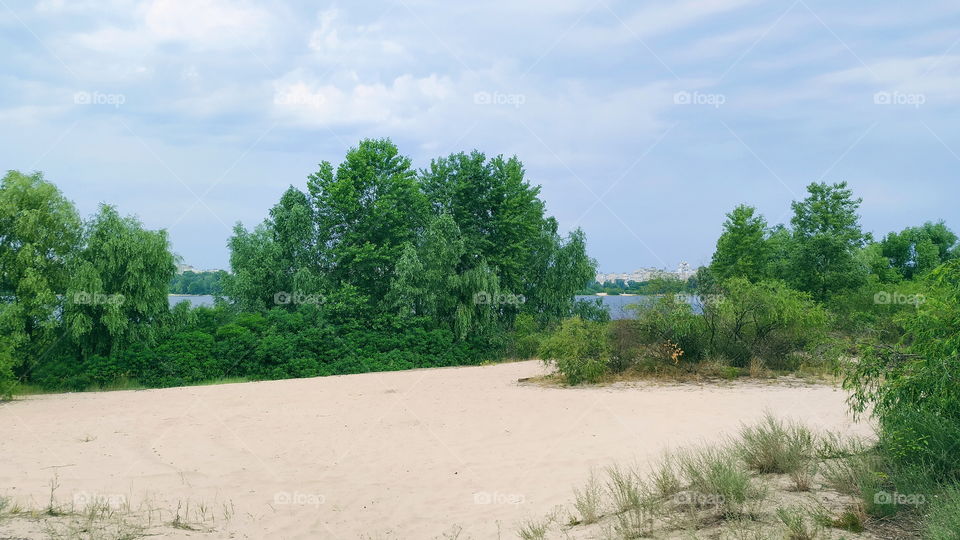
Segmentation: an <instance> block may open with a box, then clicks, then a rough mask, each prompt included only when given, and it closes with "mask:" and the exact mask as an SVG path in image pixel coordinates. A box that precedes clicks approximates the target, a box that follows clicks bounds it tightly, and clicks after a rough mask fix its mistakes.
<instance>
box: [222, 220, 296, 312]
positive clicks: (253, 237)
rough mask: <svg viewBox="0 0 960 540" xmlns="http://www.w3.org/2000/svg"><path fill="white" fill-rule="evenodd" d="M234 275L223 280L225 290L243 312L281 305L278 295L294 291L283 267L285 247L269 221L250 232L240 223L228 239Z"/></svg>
mask: <svg viewBox="0 0 960 540" xmlns="http://www.w3.org/2000/svg"><path fill="white" fill-rule="evenodd" d="M227 245H228V246H229V247H230V268H231V269H232V270H233V273H232V274H229V275H227V276H226V277H225V278H224V281H223V293H224V295H225V296H227V297H228V298H230V300H231V301H232V302H234V303H235V304H236V305H237V307H238V308H239V309H240V310H241V311H263V310H266V309H269V308H271V307H274V306H276V305H277V302H276V300H277V294H278V293H284V292H290V288H291V287H290V285H291V284H290V282H289V281H288V280H285V279H284V278H285V276H284V274H283V273H282V272H280V271H278V270H279V269H280V267H281V262H280V260H281V247H280V246H279V245H277V243H276V241H275V240H274V234H273V229H272V227H271V225H270V223H269V222H264V223H261V224H260V225H258V226H257V227H256V228H254V229H253V231H247V230H246V229H245V228H244V227H243V225H241V224H239V223H237V224H236V225H235V226H234V227H233V236H231V237H230V240H228V242H227Z"/></svg>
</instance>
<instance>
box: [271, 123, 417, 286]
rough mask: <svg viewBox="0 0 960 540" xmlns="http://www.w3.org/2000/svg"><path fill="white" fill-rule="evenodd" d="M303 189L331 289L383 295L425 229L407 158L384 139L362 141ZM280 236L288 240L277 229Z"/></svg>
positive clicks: (326, 165)
mask: <svg viewBox="0 0 960 540" xmlns="http://www.w3.org/2000/svg"><path fill="white" fill-rule="evenodd" d="M307 189H308V190H309V192H310V196H311V199H312V203H313V208H314V212H315V214H314V215H315V219H314V225H315V229H314V230H315V231H316V233H317V239H316V242H315V243H316V245H317V246H318V251H319V253H318V254H317V255H318V258H319V264H320V267H321V268H322V269H323V270H324V273H325V275H326V277H327V278H328V279H329V280H330V281H331V282H332V283H331V284H332V286H333V287H340V286H345V285H351V286H353V287H356V289H357V290H358V291H359V292H360V293H361V294H364V295H367V296H368V297H369V298H371V299H379V298H382V297H383V296H385V295H386V294H387V292H388V289H389V286H390V278H391V277H392V276H393V273H394V266H395V265H396V263H397V261H398V260H399V259H400V256H401V254H402V252H403V249H404V245H405V244H407V243H412V242H415V241H416V239H417V236H418V234H419V232H420V231H421V230H422V229H423V227H425V226H426V215H427V214H426V212H427V210H426V209H427V200H426V198H425V197H424V196H423V194H422V193H421V192H420V189H419V187H418V184H417V178H416V175H415V173H414V170H413V169H412V168H411V164H410V159H409V158H407V157H405V156H402V155H400V153H399V150H398V149H397V147H396V146H395V145H394V144H393V143H392V142H390V141H389V140H388V139H376V140H374V139H366V140H363V141H361V142H360V144H359V145H358V146H357V147H355V148H351V149H350V151H349V152H347V155H346V157H345V158H344V161H343V162H342V163H341V164H340V165H339V166H338V167H337V169H336V172H334V169H333V166H332V165H331V164H330V163H328V162H323V163H321V164H320V169H319V170H318V171H317V172H315V173H313V174H311V175H310V177H309V179H308V181H307ZM278 238H282V239H283V238H286V236H285V235H284V231H282V230H278Z"/></svg>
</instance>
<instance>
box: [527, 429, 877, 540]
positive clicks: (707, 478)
mask: <svg viewBox="0 0 960 540" xmlns="http://www.w3.org/2000/svg"><path fill="white" fill-rule="evenodd" d="M863 448H865V444H863V443H862V442H861V441H848V440H845V439H844V438H842V437H840V436H839V435H836V434H829V433H828V434H822V435H821V434H817V433H814V432H812V431H811V430H809V429H807V428H805V427H804V426H801V425H799V424H794V423H789V422H781V421H778V420H776V419H774V418H772V417H769V416H768V417H767V418H764V420H763V421H761V422H760V423H758V424H756V425H753V426H746V427H744V428H743V430H742V431H741V433H740V436H739V437H737V438H735V439H733V440H730V441H729V442H728V443H727V444H724V445H719V446H712V447H695V448H687V449H681V450H678V451H674V452H671V453H669V454H667V455H665V456H664V457H663V458H662V459H661V460H659V461H657V462H656V463H655V464H654V465H653V466H652V467H651V468H650V470H649V473H648V474H640V473H639V472H638V471H637V469H636V468H634V467H625V466H612V467H609V468H608V469H607V470H606V482H605V489H601V488H600V481H599V480H598V479H597V478H596V476H595V475H593V474H591V476H590V477H589V479H588V481H587V484H586V485H585V486H584V487H583V488H582V489H577V490H574V502H573V508H574V509H575V511H576V515H577V516H579V519H571V520H570V521H569V523H568V524H567V525H565V526H560V525H557V526H556V527H554V528H553V529H549V524H550V521H549V520H548V521H543V522H527V523H526V524H524V528H523V529H522V532H521V537H522V538H541V537H542V536H537V535H538V534H540V533H541V532H542V533H543V534H544V535H546V534H547V530H548V529H549V530H550V532H551V534H552V533H556V534H552V536H550V537H557V538H607V539H611V540H612V539H618V540H623V539H631V538H643V537H654V538H661V537H667V538H674V537H678V538H679V537H683V538H688V537H689V538H694V537H696V538H724V539H725V538H730V539H754V538H757V539H759V538H787V539H790V540H812V539H839V538H845V539H847V540H856V539H866V538H873V537H875V536H865V534H866V533H864V532H863V531H864V529H865V528H867V529H869V527H870V526H873V525H872V524H870V523H868V518H867V515H866V514H865V512H864V510H863V507H862V505H860V504H858V500H859V499H858V498H857V497H858V495H859V481H860V478H859V477H860V475H861V474H864V471H866V470H868V469H870V466H871V465H873V464H871V463H869V462H866V463H864V462H862V460H863V457H862V456H863V454H862V453H858V452H860V451H861V450H862V449H863ZM843 462H849V463H848V464H847V465H844V466H841V465H840V463H843ZM870 470H875V469H870ZM835 488H839V489H836V490H835ZM571 515H573V512H571ZM588 516H589V517H588ZM880 537H882V535H880Z"/></svg>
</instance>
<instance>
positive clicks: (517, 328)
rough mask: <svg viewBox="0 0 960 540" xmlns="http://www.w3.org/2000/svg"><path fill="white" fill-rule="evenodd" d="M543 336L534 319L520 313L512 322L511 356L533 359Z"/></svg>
mask: <svg viewBox="0 0 960 540" xmlns="http://www.w3.org/2000/svg"><path fill="white" fill-rule="evenodd" d="M542 342H543V334H542V333H541V332H540V328H539V327H538V325H537V321H536V319H534V318H533V315H531V314H529V313H521V314H519V315H517V318H516V319H515V320H514V322H513V344H512V346H511V356H512V357H513V358H533V357H534V356H536V355H537V352H538V351H539V350H540V345H541V344H542Z"/></svg>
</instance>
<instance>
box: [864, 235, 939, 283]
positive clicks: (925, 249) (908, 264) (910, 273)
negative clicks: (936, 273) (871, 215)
mask: <svg viewBox="0 0 960 540" xmlns="http://www.w3.org/2000/svg"><path fill="white" fill-rule="evenodd" d="M956 243H957V235H956V234H954V233H953V231H951V230H950V229H949V228H947V226H946V224H944V223H943V222H942V221H940V222H937V223H932V222H929V221H928V222H926V223H924V224H923V225H921V226H919V227H908V228H906V229H904V230H902V231H900V232H899V233H895V232H891V233H889V234H887V236H886V237H884V239H883V241H882V242H880V243H879V244H878V249H879V252H880V254H881V256H882V257H884V258H886V260H887V262H888V263H889V264H888V267H887V269H889V270H887V269H883V271H886V272H884V273H885V275H884V276H882V279H881V280H882V281H883V280H891V277H890V276H889V273H888V272H890V273H893V274H894V275H895V276H896V277H894V278H892V279H897V278H901V279H913V278H915V277H919V276H922V275H924V274H926V273H927V272H929V271H930V270H933V269H934V268H935V267H937V266H939V265H940V264H941V263H944V262H946V261H947V260H949V259H950V258H952V257H953V255H954V253H953V251H952V250H953V248H954V246H955V245H956Z"/></svg>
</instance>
